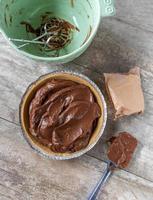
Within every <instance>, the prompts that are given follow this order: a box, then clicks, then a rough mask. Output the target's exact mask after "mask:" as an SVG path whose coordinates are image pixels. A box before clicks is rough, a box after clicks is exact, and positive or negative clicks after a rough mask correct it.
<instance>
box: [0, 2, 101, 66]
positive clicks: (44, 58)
mask: <svg viewBox="0 0 153 200" xmlns="http://www.w3.org/2000/svg"><path fill="white" fill-rule="evenodd" d="M97 3H98V4H99V9H98V10H97V16H98V17H97V21H96V25H95V26H94V27H93V31H92V33H91V34H90V37H89V38H88V39H87V41H86V42H85V43H84V44H83V45H82V46H80V47H79V48H77V49H76V50H74V51H72V52H71V53H69V54H66V55H63V56H59V57H43V56H37V55H34V54H31V53H28V52H26V51H23V50H21V49H18V48H17V45H15V44H14V43H13V42H12V41H10V40H9V37H8V36H7V35H6V33H5V32H4V31H3V29H2V28H1V27H0V33H2V35H3V36H4V38H5V39H6V40H7V41H8V43H9V44H10V45H11V46H12V47H13V48H15V49H16V50H17V51H18V52H19V53H21V54H22V55H25V56H27V57H30V58H32V59H36V60H42V61H52V62H62V63H65V61H64V60H66V59H70V58H72V59H71V60H73V59H75V58H76V57H77V56H76V55H79V53H80V54H82V53H83V52H82V51H83V50H85V49H86V48H87V47H88V45H89V44H90V42H91V41H92V40H93V39H94V37H95V35H96V32H97V30H98V27H99V24H100V19H101V6H100V2H99V0H97ZM81 52H82V53H81ZM75 56H76V57H75Z"/></svg>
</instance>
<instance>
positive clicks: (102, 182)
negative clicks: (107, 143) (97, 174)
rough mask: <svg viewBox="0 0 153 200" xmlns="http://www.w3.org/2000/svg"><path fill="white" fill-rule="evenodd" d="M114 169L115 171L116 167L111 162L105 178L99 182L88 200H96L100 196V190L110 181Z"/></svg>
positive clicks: (104, 175)
mask: <svg viewBox="0 0 153 200" xmlns="http://www.w3.org/2000/svg"><path fill="white" fill-rule="evenodd" d="M114 169H115V166H114V165H113V164H112V163H111V162H108V164H107V168H106V170H105V172H104V174H103V176H102V177H101V179H100V180H99V182H98V183H97V185H96V186H95V188H94V189H93V191H92V192H91V194H90V196H89V197H88V200H96V197H97V195H98V192H99V190H100V188H101V187H103V186H104V185H105V183H106V181H107V180H108V178H109V177H110V175H111V174H112V172H113V170H114Z"/></svg>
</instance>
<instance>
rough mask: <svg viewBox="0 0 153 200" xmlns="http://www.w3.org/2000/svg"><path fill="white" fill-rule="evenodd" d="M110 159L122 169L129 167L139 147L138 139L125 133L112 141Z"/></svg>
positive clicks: (109, 151) (109, 152)
mask: <svg viewBox="0 0 153 200" xmlns="http://www.w3.org/2000/svg"><path fill="white" fill-rule="evenodd" d="M110 142H111V145H110V147H109V150H108V153H107V155H108V158H109V159H110V160H111V161H113V162H114V163H115V164H117V165H118V166H119V167H121V168H125V167H127V166H128V165H129V162H130V160H131V158H132V155H133V153H134V151H135V148H136V147H137V143H138V142H137V139H136V138H134V137H133V136H132V135H131V134H129V133H126V132H123V133H119V135H118V136H117V137H113V138H111V139H110Z"/></svg>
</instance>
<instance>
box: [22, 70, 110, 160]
mask: <svg viewBox="0 0 153 200" xmlns="http://www.w3.org/2000/svg"><path fill="white" fill-rule="evenodd" d="M61 73H63V74H70V75H72V76H76V77H79V78H81V79H83V80H85V81H87V82H88V83H89V84H90V85H91V86H92V87H93V88H94V89H95V90H96V91H97V93H98V94H99V97H100V100H101V101H102V105H103V123H102V126H101V129H100V131H99V133H98V136H97V138H96V140H95V141H94V142H93V143H92V144H89V145H88V146H87V147H86V148H83V149H81V150H79V151H76V152H74V153H71V154H68V155H65V156H59V155H54V152H52V153H50V154H49V153H47V152H45V151H44V150H43V149H41V148H40V147H39V146H38V145H36V144H33V142H31V141H30V140H29V138H28V137H27V134H25V132H26V131H25V130H24V128H23V124H22V114H21V113H22V112H21V110H22V105H23V102H24V98H25V96H26V94H27V92H28V91H29V90H30V88H31V87H32V86H33V85H35V84H36V83H37V82H38V81H39V80H43V79H44V78H45V77H47V76H48V75H50V74H61ZM19 122H20V127H21V130H22V131H21V133H22V136H23V137H24V139H25V140H26V141H27V143H28V144H29V145H30V147H31V148H32V149H33V150H34V151H35V152H37V153H38V154H39V155H41V156H43V157H45V158H48V159H52V160H69V159H73V158H77V157H79V156H81V155H83V154H85V153H87V152H88V151H89V150H91V149H92V148H93V147H94V146H95V145H96V144H97V142H98V141H99V139H100V138H101V136H102V135H103V132H104V129H105V127H106V122H107V105H106V101H105V99H104V96H103V94H102V92H101V90H100V89H99V87H98V86H97V85H96V84H95V83H94V82H93V81H92V80H91V79H90V78H88V77H87V76H85V75H83V74H80V73H77V72H73V71H69V70H56V71H53V72H50V73H47V74H44V75H42V76H40V77H39V78H38V79H36V80H35V81H34V82H32V83H31V84H30V85H29V86H28V87H27V89H26V91H25V92H24V94H23V96H22V98H21V102H20V104H19Z"/></svg>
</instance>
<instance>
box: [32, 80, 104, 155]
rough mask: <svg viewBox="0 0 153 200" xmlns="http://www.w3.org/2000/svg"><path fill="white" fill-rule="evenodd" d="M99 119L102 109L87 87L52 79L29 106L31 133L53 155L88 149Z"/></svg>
mask: <svg viewBox="0 0 153 200" xmlns="http://www.w3.org/2000/svg"><path fill="white" fill-rule="evenodd" d="M100 116H101V108H100V106H99V105H98V103H97V101H96V98H95V96H94V94H93V93H92V91H91V90H90V88H89V87H87V86H86V85H83V84H80V83H76V82H74V81H71V80H62V79H51V80H49V81H48V82H47V83H46V84H44V85H43V86H41V87H40V88H39V89H38V90H37V92H36V94H35V96H34V98H33V99H32V101H31V103H30V107H29V124H30V132H31V134H32V135H33V136H34V137H35V138H36V139H37V140H38V141H39V142H40V143H41V144H43V145H45V146H47V147H49V148H50V149H51V150H52V151H54V152H59V153H64V152H75V151H79V150H81V149H83V148H85V147H86V146H87V145H88V143H89V140H90V138H91V136H92V134H93V131H94V129H95V127H96V125H97V120H98V118H99V117H100Z"/></svg>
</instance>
